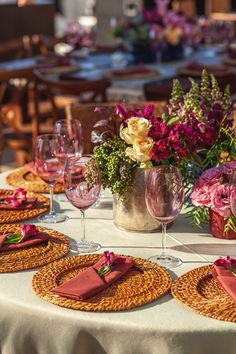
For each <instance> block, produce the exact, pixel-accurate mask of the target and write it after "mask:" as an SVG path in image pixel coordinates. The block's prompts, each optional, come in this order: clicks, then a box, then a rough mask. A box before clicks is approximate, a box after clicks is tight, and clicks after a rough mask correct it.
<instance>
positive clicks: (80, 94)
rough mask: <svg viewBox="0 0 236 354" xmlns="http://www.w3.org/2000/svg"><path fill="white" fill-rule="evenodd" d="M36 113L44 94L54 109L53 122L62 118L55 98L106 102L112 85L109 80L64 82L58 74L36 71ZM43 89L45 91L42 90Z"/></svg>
mask: <svg viewBox="0 0 236 354" xmlns="http://www.w3.org/2000/svg"><path fill="white" fill-rule="evenodd" d="M34 74H35V80H36V85H35V87H36V89H35V91H36V92H35V112H39V104H40V95H41V94H42V92H43V93H44V95H46V96H47V97H48V98H49V100H50V102H51V107H52V116H53V121H54V122H55V121H56V120H57V119H60V118H61V111H60V109H59V107H58V106H57V104H56V101H55V98H56V96H57V95H65V96H66V95H69V96H74V97H75V96H76V97H77V98H78V102H80V101H82V102H84V101H86V102H96V101H97V100H98V101H99V100H100V101H101V102H106V100H107V97H106V90H107V88H108V87H109V86H110V85H111V83H110V81H109V80H108V79H100V80H93V81H90V80H81V81H80V80H62V79H60V75H59V74H57V73H50V71H49V72H46V73H43V72H42V71H41V70H38V69H37V70H35V71H34ZM42 87H44V89H43V90H42Z"/></svg>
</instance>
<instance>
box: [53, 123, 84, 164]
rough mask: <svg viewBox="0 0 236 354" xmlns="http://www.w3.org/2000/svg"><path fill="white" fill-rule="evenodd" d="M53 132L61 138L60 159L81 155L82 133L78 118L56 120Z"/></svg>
mask: <svg viewBox="0 0 236 354" xmlns="http://www.w3.org/2000/svg"><path fill="white" fill-rule="evenodd" d="M54 133H55V134H58V135H59V136H60V138H61V151H60V155H61V159H64V161H66V159H67V158H68V157H70V156H78V157H79V156H81V155H82V153H83V133H82V126H81V123H80V121H79V120H76V119H61V120H58V121H56V123H55V126H54Z"/></svg>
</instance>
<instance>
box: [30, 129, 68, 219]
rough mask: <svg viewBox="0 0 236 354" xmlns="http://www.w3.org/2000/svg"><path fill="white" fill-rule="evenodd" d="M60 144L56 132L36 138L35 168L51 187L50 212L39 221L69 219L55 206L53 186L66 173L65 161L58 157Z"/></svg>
mask: <svg viewBox="0 0 236 354" xmlns="http://www.w3.org/2000/svg"><path fill="white" fill-rule="evenodd" d="M60 145H61V144H60V140H59V139H58V136H57V135H56V134H45V135H40V136H38V137H37V139H36V145H35V170H36V172H37V174H38V176H39V177H40V178H41V179H42V180H43V181H44V182H46V183H47V184H48V185H49V188H50V212H49V213H48V214H45V215H41V216H40V217H39V218H38V219H39V221H42V222H46V223H57V222H62V221H65V220H66V219H67V217H66V216H64V215H62V214H58V213H56V212H55V211H54V207H53V188H54V185H55V183H56V182H57V181H59V180H60V179H61V178H63V174H64V163H63V162H62V161H61V160H60V159H59V158H58V153H59V150H60Z"/></svg>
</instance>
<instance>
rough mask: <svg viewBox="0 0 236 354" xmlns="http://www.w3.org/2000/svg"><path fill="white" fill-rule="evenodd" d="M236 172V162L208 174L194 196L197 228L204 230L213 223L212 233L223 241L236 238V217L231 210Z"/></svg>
mask: <svg viewBox="0 0 236 354" xmlns="http://www.w3.org/2000/svg"><path fill="white" fill-rule="evenodd" d="M233 170H236V161H231V162H225V163H224V164H222V165H220V166H219V167H212V168H210V169H208V170H206V171H204V172H203V174H202V175H201V176H200V177H199V179H198V180H197V182H196V184H195V186H194V187H193V189H192V193H191V195H190V198H191V200H192V204H193V206H194V208H193V209H192V210H191V215H192V217H193V224H194V225H195V226H197V227H201V226H203V225H204V224H205V223H208V222H209V221H210V226H211V233H212V234H213V235H214V236H216V237H220V238H236V217H235V215H233V214H232V212H231V206H230V196H231V194H234V195H236V186H234V185H232V184H230V179H231V177H232V174H233Z"/></svg>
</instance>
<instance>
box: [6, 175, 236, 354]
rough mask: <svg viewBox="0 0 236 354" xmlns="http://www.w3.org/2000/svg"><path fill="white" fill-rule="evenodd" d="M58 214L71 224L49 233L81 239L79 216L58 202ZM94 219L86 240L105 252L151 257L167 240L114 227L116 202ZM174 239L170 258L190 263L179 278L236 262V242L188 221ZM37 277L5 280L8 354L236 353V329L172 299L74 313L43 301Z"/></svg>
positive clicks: (106, 203) (178, 225)
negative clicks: (227, 259)
mask: <svg viewBox="0 0 236 354" xmlns="http://www.w3.org/2000/svg"><path fill="white" fill-rule="evenodd" d="M5 176H6V173H5V174H1V175H0V186H1V188H6V187H7V184H6V183H5ZM56 199H57V197H56ZM57 207H58V208H59V207H60V208H61V212H63V213H66V214H67V215H68V216H69V217H70V219H69V220H68V221H67V222H64V223H61V224H56V225H48V227H51V228H53V229H56V230H59V231H61V232H63V233H64V234H66V235H68V236H69V237H71V238H72V239H79V237H80V212H79V210H77V209H75V208H74V207H72V206H71V204H70V203H68V202H60V203H57ZM86 214H87V219H86V236H87V238H88V239H93V240H94V241H98V242H100V243H101V244H102V245H103V248H102V250H101V251H100V252H103V251H104V250H113V251H115V252H117V253H122V254H127V255H134V256H139V257H143V258H148V257H149V256H151V255H154V254H156V252H158V251H159V248H160V244H161V242H160V241H161V237H160V234H159V233H157V234H155V233H154V234H140V233H130V232H125V231H121V230H118V229H117V228H115V227H114V226H113V223H112V205H111V199H110V198H104V199H103V200H102V203H101V205H100V207H99V208H96V209H90V210H88V211H87V212H86ZM29 222H30V223H36V220H30V221H29ZM169 234H170V236H169V237H168V240H167V245H168V247H169V252H170V253H171V254H173V255H176V256H178V257H180V258H181V259H182V260H183V264H182V265H181V266H180V267H178V268H176V269H173V270H172V271H171V274H172V276H173V278H176V277H178V276H180V275H181V274H183V273H185V272H187V271H189V270H191V269H193V268H196V267H199V266H202V265H205V264H208V263H209V262H212V261H214V260H215V259H216V258H218V256H219V255H234V256H236V245H235V240H231V241H224V240H219V239H216V238H213V237H212V236H211V235H210V234H208V233H207V231H205V232H196V231H195V230H193V229H192V228H191V226H190V225H189V224H188V221H187V220H186V219H185V218H184V216H183V215H180V216H179V218H178V219H177V220H176V221H175V223H174V225H173V226H172V227H171V228H170V229H169ZM0 261H1V260H0ZM34 273H35V271H33V270H32V271H31V270H29V271H24V272H17V273H9V274H0V353H1V354H105V353H107V354H235V353H236V324H233V323H227V322H222V321H219V320H214V319H211V318H207V317H204V316H201V315H199V314H197V313H194V312H192V311H190V310H189V309H187V308H185V307H184V306H183V305H181V304H179V303H177V302H176V301H175V300H174V299H173V298H172V297H171V295H170V294H168V295H166V296H164V297H163V298H161V299H160V300H159V301H157V302H155V303H151V304H149V305H146V306H143V307H140V308H137V309H134V310H132V311H123V312H114V313H90V312H81V311H74V310H69V309H64V308H60V307H58V306H55V305H53V304H51V303H47V302H45V301H43V300H41V299H40V298H38V297H37V296H36V295H35V294H34V293H33V291H32V289H31V280H32V276H33V274H34Z"/></svg>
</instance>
